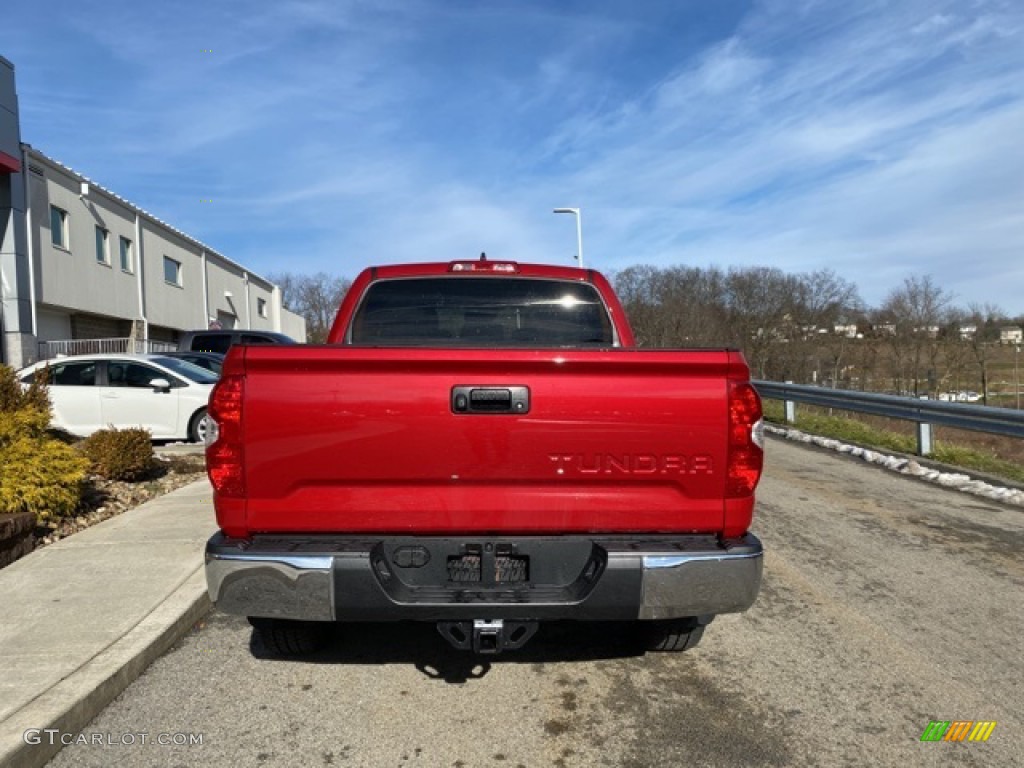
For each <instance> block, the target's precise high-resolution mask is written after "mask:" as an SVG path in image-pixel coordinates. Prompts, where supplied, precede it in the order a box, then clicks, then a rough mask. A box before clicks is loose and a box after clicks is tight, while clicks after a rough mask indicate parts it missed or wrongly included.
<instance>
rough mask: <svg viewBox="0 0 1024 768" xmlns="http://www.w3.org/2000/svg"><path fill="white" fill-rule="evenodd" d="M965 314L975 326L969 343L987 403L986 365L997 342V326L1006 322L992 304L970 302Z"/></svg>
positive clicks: (1001, 313) (998, 309)
mask: <svg viewBox="0 0 1024 768" xmlns="http://www.w3.org/2000/svg"><path fill="white" fill-rule="evenodd" d="M967 316H968V318H970V322H971V324H972V325H973V326H974V328H975V331H974V334H973V336H972V337H971V339H970V345H971V352H972V354H973V356H974V361H975V362H976V363H977V365H978V373H979V374H980V375H981V400H982V402H983V403H984V404H985V405H988V366H989V363H990V362H991V358H992V355H993V353H994V352H995V349H996V346H997V345H998V344H999V326H1000V325H1002V324H1003V323H1005V322H1006V315H1005V314H1004V313H1003V311H1002V310H1001V309H1000V308H999V307H997V306H995V305H994V304H984V305H981V304H971V305H970V308H969V309H968V315H967Z"/></svg>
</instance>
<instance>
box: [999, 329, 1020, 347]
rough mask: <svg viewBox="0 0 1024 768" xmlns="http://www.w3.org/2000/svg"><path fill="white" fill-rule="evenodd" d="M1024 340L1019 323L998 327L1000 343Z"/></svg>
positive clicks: (1013, 342) (1017, 342)
mask: <svg viewBox="0 0 1024 768" xmlns="http://www.w3.org/2000/svg"><path fill="white" fill-rule="evenodd" d="M1021 342H1024V331H1022V330H1021V327H1020V326H1019V325H1005V326H1003V327H1002V328H1000V329H999V343H1000V344H1020V343H1021Z"/></svg>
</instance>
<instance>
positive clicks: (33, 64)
mask: <svg viewBox="0 0 1024 768" xmlns="http://www.w3.org/2000/svg"><path fill="white" fill-rule="evenodd" d="M3 17H4V20H5V26H7V22H11V23H10V26H9V29H10V30H17V33H16V34H5V35H4V37H3V46H4V47H3V48H2V49H0V53H2V54H3V55H5V56H6V57H7V58H9V59H10V60H11V61H13V62H14V64H15V66H16V68H17V78H18V80H17V82H18V93H19V98H20V105H21V111H22V140H23V141H26V142H28V143H30V144H32V145H33V146H35V147H37V148H38V149H40V150H42V151H43V152H44V153H46V154H48V155H50V156H52V157H54V158H56V159H58V160H60V161H62V162H63V163H65V164H66V165H69V166H71V167H73V168H74V169H75V170H78V171H80V172H81V173H83V174H85V175H86V176H89V177H91V178H92V179H93V180H94V181H96V182H97V183H99V184H101V185H103V186H105V187H108V188H110V189H112V190H114V191H115V192H117V193H119V194H121V195H122V196H124V197H127V198H128V199H130V200H132V201H133V202H135V203H136V204H138V205H139V206H141V207H143V208H145V209H146V210H148V211H150V212H151V213H153V214H155V215H157V216H159V217H160V218H162V219H164V220H166V221H168V222H170V223H172V224H174V225H175V226H177V227H179V228H181V229H183V230H185V231H186V232H189V233H190V234H192V235H194V236H195V237H197V238H198V239H200V240H202V241H204V242H205V243H207V244H208V245H210V246H211V247H213V248H215V249H217V250H219V251H221V252H222V253H224V254H226V255H227V256H229V257H231V258H233V259H235V260H237V261H239V262H241V263H243V264H245V265H246V266H248V267H250V268H252V269H254V270H255V271H257V272H259V273H261V274H268V273H273V272H279V271H292V272H300V273H315V272H319V271H326V272H328V273H331V274H336V275H345V276H349V277H351V276H354V275H355V273H356V272H357V271H358V270H359V269H361V268H362V267H363V266H366V265H368V264H373V263H389V262H395V261H405V260H413V261H422V260H440V261H447V260H451V259H456V258H467V257H473V256H474V255H476V254H479V252H480V251H481V250H485V251H487V252H488V254H490V255H491V256H492V257H494V258H510V259H517V260H520V261H541V262H553V263H563V264H571V263H572V259H573V255H574V254H575V252H576V239H575V227H574V222H573V218H572V217H571V216H565V215H555V214H553V213H552V212H551V210H552V208H555V207H561V206H567V207H575V206H578V207H581V208H582V210H583V237H584V256H585V260H586V264H587V266H593V267H596V268H598V269H601V270H603V271H608V272H611V271H614V270H617V269H622V268H625V267H627V266H630V265H633V264H641V263H646V264H655V265H670V264H690V265H696V266H708V265H717V266H721V267H729V266H751V265H757V266H761V265H767V266H777V267H780V268H782V269H784V270H786V271H792V272H803V271H810V270H815V269H820V268H826V267H827V268H832V269H834V270H835V271H836V272H838V273H839V274H840V275H841V276H843V277H845V278H847V279H849V280H851V281H853V282H855V283H856V284H857V285H858V287H859V288H860V291H861V294H862V296H863V297H864V299H865V300H866V301H867V302H868V303H869V304H872V305H874V304H878V303H880V302H881V301H882V300H883V299H884V297H885V295H886V293H888V291H889V290H891V289H892V288H894V287H897V286H898V285H899V284H900V283H901V282H902V280H903V279H904V278H905V277H908V276H910V275H922V274H931V275H933V276H934V277H935V279H936V281H937V282H938V283H939V284H940V285H942V286H943V287H944V288H946V289H947V290H949V291H951V292H952V293H953V294H954V296H955V301H956V303H957V304H960V305H962V306H966V305H968V304H969V303H972V302H976V303H985V302H991V303H995V304H998V305H1000V306H1001V307H1002V308H1003V309H1004V310H1005V311H1007V312H1009V313H1010V314H1014V315H1016V314H1020V313H1024V4H1022V3H1021V2H1020V1H1019V0H971V1H969V2H968V1H965V0H960V1H958V2H942V0H929V1H928V2H918V1H916V0H906V1H905V2H872V1H871V0H861V1H860V2H849V0H845V1H844V2H833V1H831V0H829V1H822V2H818V1H816V0H778V1H776V0H771V1H768V2H733V1H732V0H699V1H698V0H630V1H628V2H627V1H624V0H588V1H584V0H562V1H556V0H489V1H488V0H478V1H476V2H471V1H470V0H301V1H300V2H295V1H293V0H276V2H272V3H269V2H268V3H262V2H241V1H240V0H207V1H206V2H202V3H197V2H191V1H190V0H185V1H183V2H172V3H168V2H150V1H149V0H135V1H134V2H120V1H117V2H115V1H113V0H111V1H109V2H99V3H80V2H65V0H57V1H56V2H51V3H48V4H47V6H46V13H41V12H40V9H39V8H35V7H31V6H30V4H29V3H24V2H22V3H16V4H14V7H13V9H12V8H5V10H4V11H3ZM12 18H13V21H12ZM206 200H210V201H212V202H203V201H206Z"/></svg>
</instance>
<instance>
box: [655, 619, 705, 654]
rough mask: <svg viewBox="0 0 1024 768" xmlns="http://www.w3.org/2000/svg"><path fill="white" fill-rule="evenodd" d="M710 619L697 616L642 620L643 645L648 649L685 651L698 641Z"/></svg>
mask: <svg viewBox="0 0 1024 768" xmlns="http://www.w3.org/2000/svg"><path fill="white" fill-rule="evenodd" d="M709 621H710V619H708V620H707V621H704V622H702V621H701V620H700V619H697V618H690V619H670V620H667V621H650V622H647V621H645V622H644V627H643V630H644V645H645V646H646V648H647V650H649V651H669V652H676V653H678V652H679V651H686V650H689V649H690V648H693V647H694V646H696V645H697V643H699V642H700V638H701V636H702V635H703V634H704V627H705V626H706V625H707V623H708V622H709Z"/></svg>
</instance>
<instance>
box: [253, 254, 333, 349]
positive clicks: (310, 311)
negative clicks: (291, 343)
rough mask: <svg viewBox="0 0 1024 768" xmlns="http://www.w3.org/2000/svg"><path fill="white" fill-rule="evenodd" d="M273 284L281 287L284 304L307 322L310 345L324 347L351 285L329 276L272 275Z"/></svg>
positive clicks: (288, 273) (289, 273) (321, 273)
mask: <svg viewBox="0 0 1024 768" xmlns="http://www.w3.org/2000/svg"><path fill="white" fill-rule="evenodd" d="M270 280H271V281H272V282H274V283H276V284H277V285H278V286H280V288H281V301H282V303H283V304H284V305H285V306H286V307H288V309H290V310H291V311H292V312H295V313H297V314H299V315H302V316H303V317H304V318H305V319H306V335H307V337H308V339H309V342H310V343H311V344H323V343H324V342H325V341H326V340H327V334H328V333H329V332H330V330H331V324H332V323H333V322H334V316H335V315H336V314H337V312H338V307H339V306H340V304H341V300H342V299H343V298H344V296H345V292H346V291H348V287H349V285H350V284H351V281H350V280H348V279H347V278H344V277H336V276H332V275H328V274H327V273H325V272H318V273H317V274H315V275H297V274H294V273H292V272H282V273H279V274H276V275H271V276H270Z"/></svg>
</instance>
